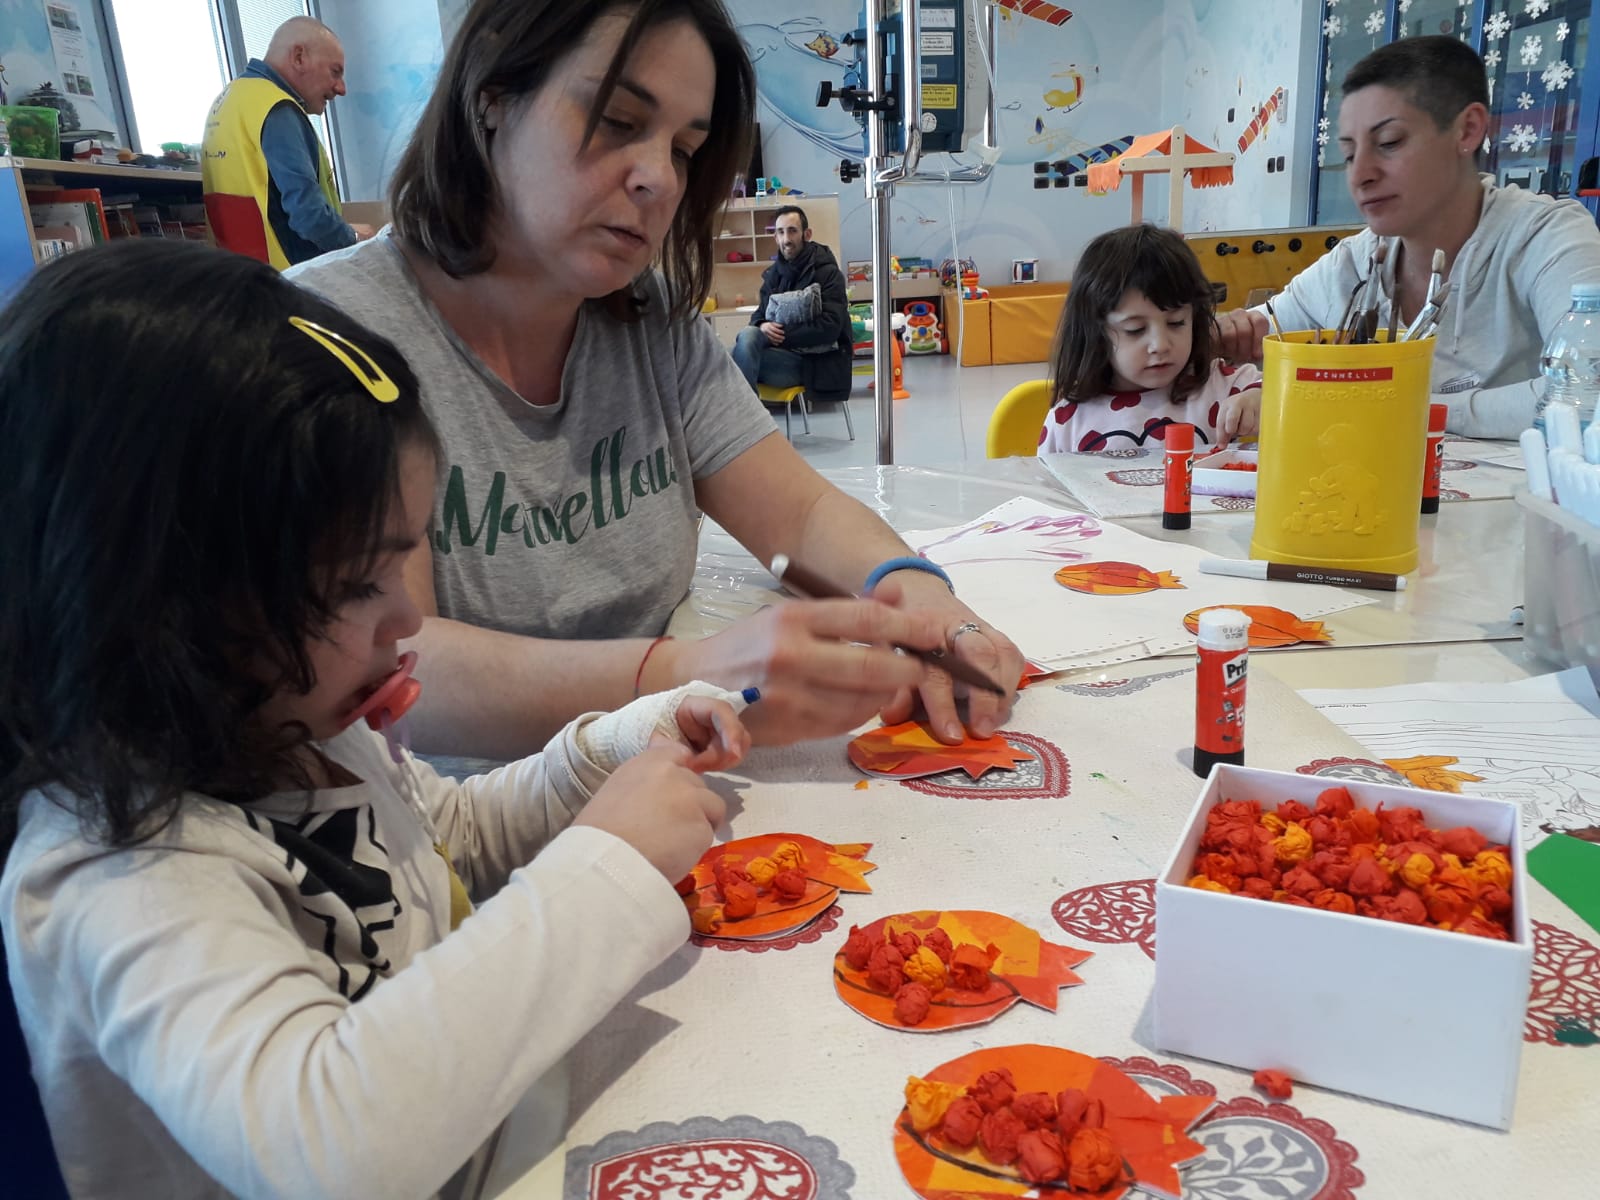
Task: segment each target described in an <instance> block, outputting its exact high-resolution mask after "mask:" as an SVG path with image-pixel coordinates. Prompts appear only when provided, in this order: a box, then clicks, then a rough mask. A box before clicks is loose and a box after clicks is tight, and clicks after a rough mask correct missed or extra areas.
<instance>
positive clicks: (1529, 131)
mask: <svg viewBox="0 0 1600 1200" xmlns="http://www.w3.org/2000/svg"><path fill="white" fill-rule="evenodd" d="M1505 144H1506V146H1507V147H1509V148H1510V150H1511V152H1512V153H1513V154H1526V153H1528V151H1530V150H1532V149H1533V148H1534V147H1535V146H1537V145H1538V144H1539V135H1538V134H1537V133H1535V132H1534V129H1533V126H1532V125H1513V126H1512V127H1511V132H1510V133H1508V134H1506V136H1505Z"/></svg>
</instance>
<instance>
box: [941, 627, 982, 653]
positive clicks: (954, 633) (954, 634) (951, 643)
mask: <svg viewBox="0 0 1600 1200" xmlns="http://www.w3.org/2000/svg"><path fill="white" fill-rule="evenodd" d="M982 632H983V627H982V626H981V625H979V624H978V623H977V622H976V621H967V622H965V623H963V624H961V625H957V626H956V627H955V628H954V629H952V630H951V631H950V636H949V637H948V638H946V639H945V645H946V646H948V647H949V648H950V649H951V650H954V649H955V648H956V639H957V638H958V637H960V636H961V635H962V634H963V633H982Z"/></svg>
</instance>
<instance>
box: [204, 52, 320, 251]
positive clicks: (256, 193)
mask: <svg viewBox="0 0 1600 1200" xmlns="http://www.w3.org/2000/svg"><path fill="white" fill-rule="evenodd" d="M285 101H288V102H289V103H290V104H293V105H294V106H295V108H296V109H299V108H300V102H299V101H298V100H296V99H295V98H294V97H293V96H292V95H290V94H289V93H288V92H286V91H284V89H283V88H281V87H279V86H278V85H277V84H275V83H273V82H272V80H270V79H259V78H257V77H255V76H253V75H247V76H243V77H241V78H239V79H235V80H234V81H233V82H232V83H230V84H229V85H228V86H227V88H226V89H224V91H223V93H222V95H220V96H218V97H217V99H216V103H214V104H213V105H212V106H211V112H210V113H209V114H208V115H207V116H206V132H205V139H204V141H203V142H202V145H201V156H200V178H201V187H202V189H203V190H204V192H205V201H206V220H207V221H208V222H209V223H210V225H211V236H212V237H213V238H215V239H216V243H217V245H219V246H221V247H223V248H224V249H227V250H232V251H235V252H236V253H239V254H248V255H249V256H250V257H251V258H256V259H260V260H261V261H262V262H268V263H271V264H272V265H273V266H275V267H277V268H278V270H280V271H281V270H284V269H285V268H286V267H288V266H290V265H291V264H290V262H289V258H288V256H287V255H286V254H284V252H283V247H282V246H281V245H279V244H278V235H277V234H276V233H274V232H273V230H272V221H271V220H270V219H269V217H268V215H267V205H268V200H267V188H268V176H267V157H266V155H265V154H263V153H262V152H261V127H262V125H263V124H265V123H266V120H267V114H268V113H270V112H271V111H272V110H273V109H275V108H276V107H278V105H280V104H282V103H284V102H285ZM302 111H303V110H302ZM317 160H318V161H317V182H318V183H320V184H321V186H322V192H323V195H325V196H327V198H328V203H329V204H331V205H333V211H334V212H337V213H342V212H343V209H342V208H341V207H340V205H339V193H338V191H337V190H336V189H335V187H334V183H333V167H332V166H331V165H330V164H329V163H328V155H327V152H326V151H325V150H323V148H322V144H321V142H320V141H319V142H318V143H317Z"/></svg>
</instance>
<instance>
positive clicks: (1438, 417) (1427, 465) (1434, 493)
mask: <svg viewBox="0 0 1600 1200" xmlns="http://www.w3.org/2000/svg"><path fill="white" fill-rule="evenodd" d="M1449 414H1450V409H1449V406H1448V405H1444V404H1430V405H1428V454H1427V457H1426V458H1424V459H1423V460H1422V511H1423V512H1425V513H1436V512H1438V511H1439V473H1440V470H1441V469H1442V468H1443V466H1444V422H1445V418H1446V417H1447V416H1449Z"/></svg>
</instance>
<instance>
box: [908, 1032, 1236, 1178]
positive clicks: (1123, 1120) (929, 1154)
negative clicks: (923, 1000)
mask: <svg viewBox="0 0 1600 1200" xmlns="http://www.w3.org/2000/svg"><path fill="white" fill-rule="evenodd" d="M985 1073H997V1074H998V1073H1003V1074H1004V1075H1005V1077H1006V1078H1007V1080H1008V1082H1009V1083H1010V1084H1011V1090H1012V1093H1013V1094H1012V1096H1011V1097H1009V1098H1007V1100H1006V1101H1005V1102H1003V1103H999V1104H998V1105H997V1108H998V1111H999V1112H1000V1113H1005V1114H1007V1115H1009V1116H1010V1117H1011V1118H1012V1119H1013V1120H1014V1121H1015V1122H1016V1124H1017V1125H1018V1126H1021V1125H1022V1118H1021V1117H1018V1116H1017V1115H1016V1113H1015V1111H1014V1110H1015V1105H1016V1100H1017V1099H1018V1098H1020V1097H1022V1096H1026V1095H1029V1094H1030V1093H1038V1092H1042V1093H1045V1094H1046V1095H1048V1096H1050V1097H1058V1096H1060V1095H1061V1094H1062V1093H1063V1092H1078V1093H1082V1098H1083V1099H1084V1101H1085V1104H1086V1109H1085V1113H1084V1116H1083V1118H1082V1120H1083V1127H1085V1128H1089V1129H1090V1131H1091V1132H1100V1131H1103V1132H1104V1133H1105V1134H1106V1135H1107V1136H1109V1137H1110V1138H1111V1139H1112V1140H1113V1141H1114V1143H1115V1146H1116V1149H1117V1150H1118V1151H1120V1159H1121V1162H1120V1163H1119V1164H1117V1165H1118V1167H1119V1171H1118V1175H1120V1176H1121V1178H1118V1177H1117V1175H1113V1176H1112V1177H1111V1178H1110V1179H1108V1180H1106V1181H1105V1186H1104V1187H1103V1189H1102V1190H1100V1191H1097V1192H1095V1193H1094V1195H1096V1196H1097V1197H1098V1198H1099V1200H1119V1198H1120V1197H1122V1196H1125V1195H1128V1194H1130V1193H1131V1192H1133V1191H1134V1190H1136V1189H1142V1190H1140V1191H1139V1193H1138V1194H1141V1195H1143V1194H1146V1193H1153V1194H1155V1195H1162V1196H1179V1195H1182V1194H1183V1190H1184V1189H1183V1179H1182V1176H1181V1175H1180V1173H1179V1172H1180V1167H1181V1166H1182V1165H1184V1164H1187V1163H1190V1162H1196V1161H1198V1160H1200V1159H1201V1158H1203V1157H1204V1155H1205V1153H1206V1148H1205V1146H1203V1145H1202V1144H1201V1143H1199V1142H1197V1141H1195V1140H1193V1139H1192V1138H1191V1137H1189V1136H1188V1134H1187V1132H1186V1131H1187V1130H1189V1129H1190V1128H1191V1127H1192V1126H1193V1125H1194V1124H1195V1123H1196V1122H1197V1121H1198V1120H1199V1119H1200V1118H1201V1117H1202V1116H1204V1115H1205V1113H1206V1112H1207V1111H1208V1110H1209V1109H1210V1108H1211V1107H1212V1106H1213V1105H1214V1104H1215V1103H1216V1097H1215V1096H1189V1095H1168V1096H1162V1097H1161V1098H1160V1099H1159V1100H1158V1099H1155V1098H1153V1097H1152V1096H1151V1095H1150V1094H1149V1093H1148V1092H1147V1091H1145V1089H1144V1088H1143V1087H1141V1086H1140V1085H1139V1084H1138V1083H1137V1082H1136V1081H1135V1080H1133V1079H1131V1078H1129V1076H1127V1075H1126V1074H1124V1073H1123V1072H1122V1071H1120V1070H1118V1069H1117V1068H1116V1067H1115V1066H1113V1065H1111V1064H1110V1063H1107V1062H1104V1061H1102V1060H1097V1059H1093V1058H1090V1057H1088V1056H1087V1055H1083V1054H1079V1053H1077V1052H1076V1051H1073V1050H1068V1049H1065V1048H1064V1047H1061V1046H1039V1045H1033V1046H997V1047H994V1048H991V1049H988V1050H978V1051H975V1052H973V1053H971V1054H967V1055H964V1056H962V1057H961V1058H957V1059H954V1060H952V1061H951V1062H947V1063H945V1064H944V1065H943V1066H940V1067H937V1068H935V1069H934V1070H932V1071H930V1072H929V1073H928V1075H927V1077H926V1082H927V1083H934V1084H938V1083H958V1084H961V1085H962V1086H963V1087H964V1088H966V1089H968V1092H969V1096H970V1093H971V1091H972V1090H973V1089H974V1087H977V1086H979V1079H980V1077H982V1076H984V1075H985ZM980 1090H981V1089H980ZM991 1099H993V1098H991ZM978 1103H979V1104H981V1103H982V1101H981V1100H980V1101H979V1102H978ZM956 1105H964V1102H963V1101H957V1102H956ZM956 1105H953V1106H952V1109H951V1111H952V1112H954V1111H955V1107H956ZM1090 1110H1092V1111H1093V1113H1094V1116H1093V1118H1092V1119H1091V1118H1090V1116H1089V1111H1090ZM988 1115H989V1117H991V1118H992V1117H993V1116H994V1115H995V1114H993V1113H991V1114H988ZM996 1124H998V1122H997V1123H996ZM1024 1130H1025V1127H1024ZM1030 1132H1037V1131H1025V1132H1023V1133H1022V1134H1021V1135H1020V1136H1019V1137H1018V1138H1017V1139H1016V1140H1017V1141H1019V1142H1020V1141H1022V1140H1023V1139H1024V1138H1026V1137H1027V1136H1028V1134H1029V1133H1030ZM1078 1132H1081V1129H1080V1130H1079V1131H1078ZM949 1133H950V1131H949V1130H946V1129H943V1127H940V1128H936V1129H930V1130H929V1131H928V1132H926V1133H918V1132H916V1130H915V1128H914V1126H913V1124H912V1119H911V1115H910V1113H909V1111H908V1110H907V1109H904V1108H902V1109H901V1110H900V1112H899V1114H898V1115H897V1117H896V1119H895V1130H894V1153H895V1158H896V1160H898V1162H899V1163H900V1169H901V1171H902V1172H903V1173H904V1174H905V1178H906V1182H907V1183H908V1184H910V1185H911V1189H912V1191H914V1192H915V1193H916V1194H917V1195H919V1196H923V1197H928V1198H933V1197H949V1196H954V1195H963V1196H983V1197H986V1198H988V1200H1000V1198H1001V1197H1008V1196H1016V1197H1021V1196H1027V1195H1058V1194H1063V1193H1064V1191H1065V1189H1063V1188H1061V1187H1059V1186H1055V1187H1047V1188H1042V1189H1040V1190H1039V1191H1035V1190H1034V1187H1035V1185H1034V1184H1033V1183H1032V1182H1030V1181H1029V1178H1028V1175H1027V1173H1026V1169H1025V1165H1024V1162H1022V1161H1016V1160H1015V1157H1013V1158H1007V1159H1006V1160H1005V1164H1004V1165H997V1162H996V1160H995V1159H994V1158H992V1157H988V1156H986V1155H985V1154H984V1153H983V1150H982V1143H983V1138H982V1135H981V1133H980V1135H979V1139H978V1141H979V1145H972V1143H971V1142H970V1141H968V1142H966V1145H965V1146H963V1145H962V1144H961V1142H962V1141H963V1140H965V1138H964V1135H958V1136H947V1135H948V1134H949ZM990 1148H991V1150H993V1149H994V1148H995V1147H993V1146H992V1145H991V1147H990ZM1074 1162H1075V1163H1076V1162H1077V1160H1076V1159H1075V1160H1074ZM1063 1182H1064V1181H1063ZM1083 1182H1088V1181H1087V1180H1083Z"/></svg>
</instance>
